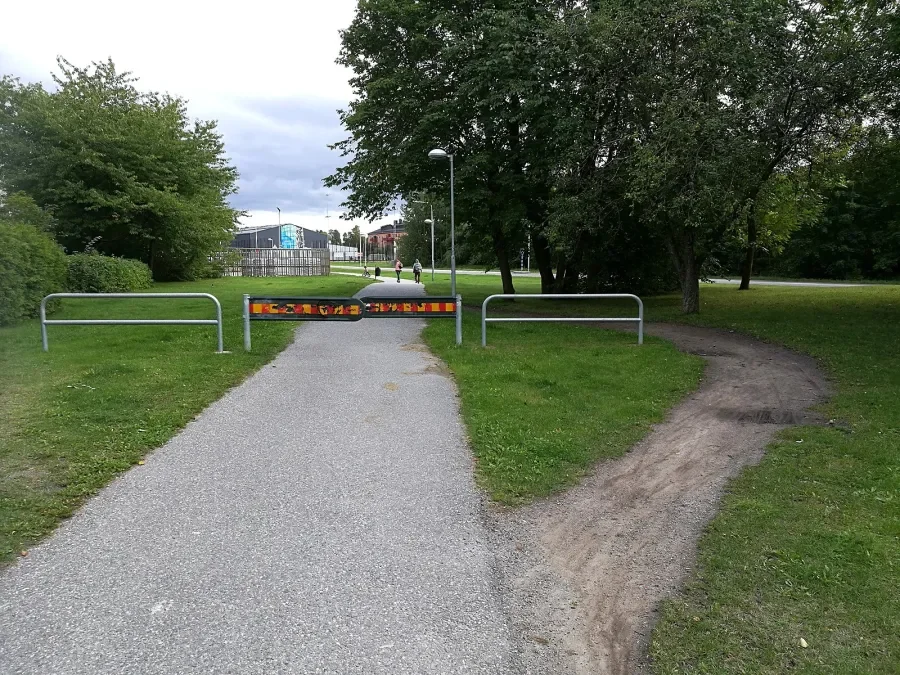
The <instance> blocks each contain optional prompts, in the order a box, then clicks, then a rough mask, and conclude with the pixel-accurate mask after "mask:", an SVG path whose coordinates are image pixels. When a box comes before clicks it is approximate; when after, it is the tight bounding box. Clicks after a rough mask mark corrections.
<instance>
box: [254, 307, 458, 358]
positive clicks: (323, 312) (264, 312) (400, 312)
mask: <svg viewBox="0 0 900 675" xmlns="http://www.w3.org/2000/svg"><path fill="white" fill-rule="evenodd" d="M404 317H406V318H409V317H417V318H421V319H440V318H445V319H453V318H455V319H456V344H457V345H461V344H462V297H461V296H459V295H457V296H456V297H455V298H453V297H446V298H444V297H441V298H437V297H431V298H430V297H418V298H400V297H394V296H385V297H370V296H363V297H362V298H273V297H260V298H252V297H250V296H249V295H244V349H245V350H246V351H248V352H249V351H250V322H251V321H359V320H361V319H366V318H369V319H372V318H379V319H392V318H394V319H396V318H404Z"/></svg>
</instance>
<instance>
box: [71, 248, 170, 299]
mask: <svg viewBox="0 0 900 675" xmlns="http://www.w3.org/2000/svg"><path fill="white" fill-rule="evenodd" d="M67 262H68V266H69V269H68V288H69V290H70V291H72V292H73V293H130V292H132V291H139V290H142V289H145V288H150V285H151V284H152V283H153V278H152V277H151V276H150V268H149V267H147V265H145V264H144V263H142V262H140V261H139V260H129V259H127V258H115V257H113V256H108V255H100V254H99V253H97V252H96V251H94V252H91V253H76V254H75V255H70V256H67Z"/></svg>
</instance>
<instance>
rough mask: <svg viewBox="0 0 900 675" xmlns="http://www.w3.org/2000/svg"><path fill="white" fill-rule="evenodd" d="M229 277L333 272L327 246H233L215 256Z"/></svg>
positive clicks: (291, 275)
mask: <svg viewBox="0 0 900 675" xmlns="http://www.w3.org/2000/svg"><path fill="white" fill-rule="evenodd" d="M214 259H215V260H216V261H217V262H219V263H221V264H222V275H223V276H226V277H324V276H328V275H329V274H330V273H331V260H330V255H329V252H328V250H327V249H319V248H233V249H231V250H229V251H224V252H222V253H220V254H217V255H216V256H214Z"/></svg>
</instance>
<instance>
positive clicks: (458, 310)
mask: <svg viewBox="0 0 900 675" xmlns="http://www.w3.org/2000/svg"><path fill="white" fill-rule="evenodd" d="M461 344H462V296H461V295H457V296H456V346H457V347H459V346H460V345H461Z"/></svg>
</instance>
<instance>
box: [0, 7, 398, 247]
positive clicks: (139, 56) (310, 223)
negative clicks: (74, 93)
mask: <svg viewBox="0 0 900 675" xmlns="http://www.w3.org/2000/svg"><path fill="white" fill-rule="evenodd" d="M2 4H3V9H2V17H3V19H2V20H3V24H4V28H3V31H2V33H3V39H2V41H0V73H2V74H12V75H15V76H17V77H19V78H21V79H22V80H26V81H38V80H40V81H43V82H45V83H47V84H50V83H51V80H50V73H51V72H53V71H54V70H55V69H56V56H57V55H61V56H64V57H65V58H67V59H68V60H69V61H71V62H72V63H74V64H75V65H78V66H86V65H88V64H89V63H90V62H91V61H98V60H104V59H106V58H107V57H112V59H113V61H114V62H115V63H116V66H117V67H118V68H119V69H120V70H129V71H132V72H133V73H134V74H135V75H136V76H137V77H139V78H140V82H139V83H138V86H139V87H141V88H144V89H152V90H157V91H167V92H169V93H171V94H173V95H178V96H182V97H184V98H186V99H188V101H189V102H188V110H189V112H190V114H191V116H193V117H199V118H202V119H215V120H218V121H219V130H220V131H221V133H222V134H223V136H224V140H225V147H226V151H227V153H228V155H229V156H230V157H231V159H232V161H233V163H234V164H235V166H237V168H238V171H239V172H240V174H241V178H240V192H239V193H238V194H237V195H236V196H235V197H233V199H232V206H234V207H235V208H238V209H243V210H246V211H249V212H250V217H249V218H246V219H244V224H245V225H269V224H273V223H276V222H277V213H276V210H275V207H280V208H281V211H282V215H281V220H282V222H283V223H287V222H293V223H296V224H298V225H304V226H306V227H310V228H312V229H331V228H335V227H336V228H337V229H339V230H341V231H345V230H349V229H350V228H351V227H352V225H353V224H352V223H348V222H347V221H343V220H339V219H338V218H337V216H338V215H340V206H339V204H340V201H341V193H340V192H339V191H335V190H326V188H325V187H324V186H323V185H322V178H324V177H325V176H326V175H328V174H329V173H331V172H332V171H333V170H334V169H335V168H336V167H337V166H338V165H339V164H340V163H341V158H340V157H339V156H338V154H337V153H336V152H332V151H330V150H328V148H327V147H326V146H327V144H329V143H333V142H335V141H338V140H341V139H342V138H343V137H344V135H345V132H344V131H343V130H342V128H341V125H340V122H339V120H338V116H337V112H336V111H337V109H338V108H343V107H345V106H346V104H347V102H348V101H349V100H350V97H351V94H352V92H351V89H350V86H349V84H348V83H347V80H348V77H349V73H348V71H346V70H344V69H343V68H341V67H339V66H337V65H336V64H335V63H334V60H335V58H337V55H338V51H339V50H340V37H339V35H338V31H339V30H340V29H342V28H346V27H347V26H348V25H349V24H350V22H351V21H352V19H353V13H354V9H355V7H356V2H355V0H328V1H327V2H313V1H312V0H298V1H295V2H288V1H286V0H285V1H282V2H273V1H271V0H253V1H251V2H234V3H229V2H221V1H218V2H207V1H205V0H204V1H198V0H181V1H180V2H173V1H172V0H154V2H148V3H143V2H142V3H132V2H122V0H117V1H109V0H77V1H74V2H73V1H72V0H65V1H61V0H32V2H2ZM329 193H330V196H329ZM326 209H327V211H328V215H330V216H331V217H330V218H327V219H326V217H325V216H326ZM389 220H390V218H388V219H386V220H385V222H386V221H389ZM360 225H361V226H362V229H363V231H366V230H367V229H368V228H367V226H366V225H365V223H362V222H361V223H360ZM375 228H376V226H375V225H373V226H372V227H371V229H375Z"/></svg>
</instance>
